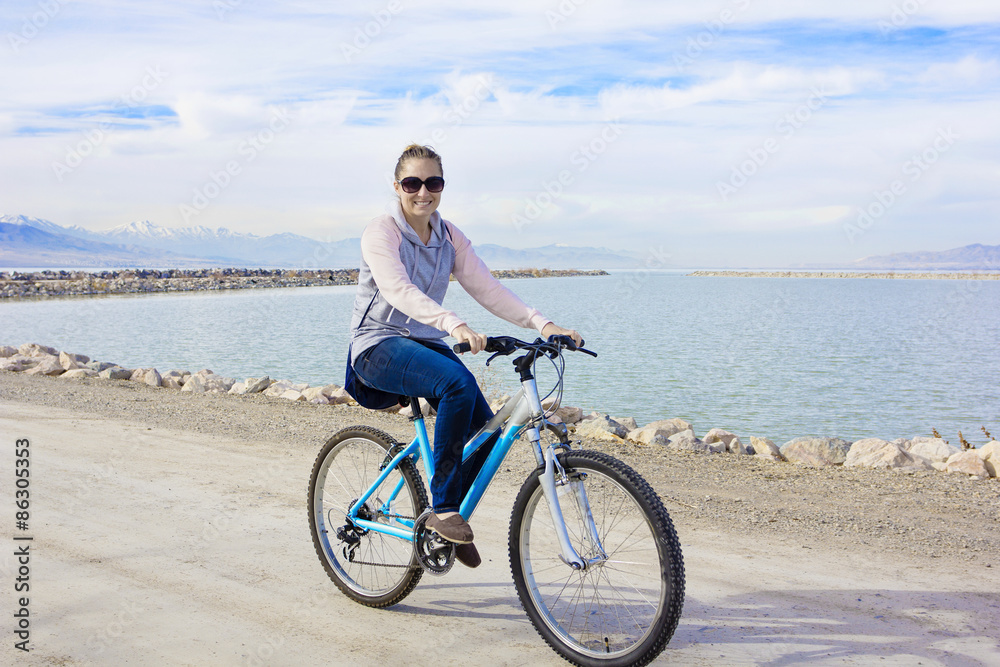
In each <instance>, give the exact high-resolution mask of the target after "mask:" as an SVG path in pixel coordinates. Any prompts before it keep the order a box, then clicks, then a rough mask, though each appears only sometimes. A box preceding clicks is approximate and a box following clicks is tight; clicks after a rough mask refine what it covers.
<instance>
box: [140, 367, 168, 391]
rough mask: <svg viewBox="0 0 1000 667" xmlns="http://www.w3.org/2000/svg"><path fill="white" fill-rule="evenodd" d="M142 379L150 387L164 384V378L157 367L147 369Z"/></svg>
mask: <svg viewBox="0 0 1000 667" xmlns="http://www.w3.org/2000/svg"><path fill="white" fill-rule="evenodd" d="M142 381H143V382H145V383H146V384H148V385H149V386H150V387H160V386H162V385H163V378H161V377H160V373H159V371H157V370H156V369H155V368H150V369H149V370H148V371H146V374H145V375H144V376H143V378H142Z"/></svg>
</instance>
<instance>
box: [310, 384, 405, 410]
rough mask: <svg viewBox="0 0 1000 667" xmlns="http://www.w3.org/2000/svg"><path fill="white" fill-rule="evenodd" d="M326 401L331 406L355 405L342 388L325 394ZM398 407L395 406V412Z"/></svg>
mask: <svg viewBox="0 0 1000 667" xmlns="http://www.w3.org/2000/svg"><path fill="white" fill-rule="evenodd" d="M327 399H329V401H330V403H331V404H333V405H345V404H348V403H355V401H354V398H353V397H352V396H351V395H350V394H348V393H347V390H346V389H344V388H343V387H338V388H337V389H336V390H335V391H332V392H330V393H329V394H327ZM398 407H399V406H397V410H398Z"/></svg>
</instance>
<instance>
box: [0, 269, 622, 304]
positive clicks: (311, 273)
mask: <svg viewBox="0 0 1000 667" xmlns="http://www.w3.org/2000/svg"><path fill="white" fill-rule="evenodd" d="M492 273H493V275H494V276H496V277H497V278H500V279H508V278H549V277H562V276H606V275H609V274H608V273H607V272H606V271H601V270H593V271H581V270H575V269H565V270H563V269H517V270H505V269H502V270H497V271H493V272H492ZM357 283H358V270H357V269H240V268H222V269H164V270H157V269H123V270H119V271H36V272H31V273H21V272H18V271H10V272H0V299H21V298H48V297H67V296H103V295H107V294H146V293H155V292H197V291H204V290H232V289H261V288H272V287H314V286H328V285H356V284H357Z"/></svg>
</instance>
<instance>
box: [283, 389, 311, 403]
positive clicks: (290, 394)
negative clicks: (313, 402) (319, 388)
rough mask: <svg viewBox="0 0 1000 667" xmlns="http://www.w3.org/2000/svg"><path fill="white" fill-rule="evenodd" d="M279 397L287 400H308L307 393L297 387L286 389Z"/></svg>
mask: <svg viewBox="0 0 1000 667" xmlns="http://www.w3.org/2000/svg"><path fill="white" fill-rule="evenodd" d="M279 398H283V399H285V400H286V401H304V400H306V397H305V395H303V393H302V392H301V391H298V390H297V389H286V390H285V391H284V392H283V393H282V394H281V396H279Z"/></svg>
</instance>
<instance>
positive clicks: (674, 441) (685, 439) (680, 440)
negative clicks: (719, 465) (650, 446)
mask: <svg viewBox="0 0 1000 667" xmlns="http://www.w3.org/2000/svg"><path fill="white" fill-rule="evenodd" d="M667 442H668V443H669V444H668V447H670V448H671V449H680V450H685V451H691V452H707V453H717V452H721V451H723V450H722V449H719V447H718V445H717V446H715V447H713V446H712V445H709V444H706V443H704V442H702V441H701V440H699V439H698V438H696V437H695V435H694V431H693V430H691V429H687V430H686V431H681V432H680V433H674V434H673V435H672V436H670V437H669V438H668V439H667ZM722 446H723V447H724V445H722Z"/></svg>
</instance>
